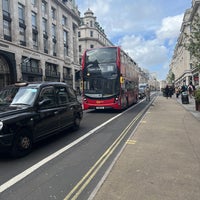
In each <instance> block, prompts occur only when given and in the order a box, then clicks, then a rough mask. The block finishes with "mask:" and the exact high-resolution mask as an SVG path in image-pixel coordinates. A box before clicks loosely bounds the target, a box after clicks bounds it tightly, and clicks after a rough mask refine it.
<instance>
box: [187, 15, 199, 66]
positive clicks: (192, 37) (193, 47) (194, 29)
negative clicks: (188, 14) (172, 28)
mask: <svg viewBox="0 0 200 200" xmlns="http://www.w3.org/2000/svg"><path fill="white" fill-rule="evenodd" d="M190 30H191V31H190V34H189V35H188V34H187V33H185V37H186V38H187V42H186V43H185V44H184V47H185V48H186V49H187V50H188V51H189V52H190V55H191V58H192V62H193V66H194V67H196V68H197V69H198V70H200V16H199V14H198V13H196V15H195V16H194V19H193V22H192V23H191V27H190Z"/></svg>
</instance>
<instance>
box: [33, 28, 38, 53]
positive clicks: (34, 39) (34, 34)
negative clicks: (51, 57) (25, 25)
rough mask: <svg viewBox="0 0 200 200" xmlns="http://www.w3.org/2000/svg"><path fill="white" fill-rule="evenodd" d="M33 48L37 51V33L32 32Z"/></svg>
mask: <svg viewBox="0 0 200 200" xmlns="http://www.w3.org/2000/svg"><path fill="white" fill-rule="evenodd" d="M32 40H33V48H34V49H36V50H37V49H38V33H36V32H34V31H33V32H32Z"/></svg>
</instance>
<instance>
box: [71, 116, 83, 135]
mask: <svg viewBox="0 0 200 200" xmlns="http://www.w3.org/2000/svg"><path fill="white" fill-rule="evenodd" d="M80 123H81V119H80V117H79V116H78V115H76V116H75V118H74V125H73V130H74V131H76V130H78V129H79V128H80Z"/></svg>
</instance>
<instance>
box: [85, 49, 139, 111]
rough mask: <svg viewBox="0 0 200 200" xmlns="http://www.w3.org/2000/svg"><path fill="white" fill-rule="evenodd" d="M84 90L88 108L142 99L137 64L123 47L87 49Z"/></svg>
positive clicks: (118, 105) (122, 105) (121, 106)
mask: <svg viewBox="0 0 200 200" xmlns="http://www.w3.org/2000/svg"><path fill="white" fill-rule="evenodd" d="M82 90H83V107H84V109H85V110H87V109H106V108H112V109H117V110H120V109H124V108H127V107H128V106H130V105H132V104H133V103H136V102H137V101H138V70H137V64H136V63H135V62H134V61H133V60H132V59H131V58H130V57H129V56H128V55H127V54H126V53H125V52H124V51H122V49H121V48H120V47H102V48H96V49H90V50H86V51H85V52H84V55H83V58H82Z"/></svg>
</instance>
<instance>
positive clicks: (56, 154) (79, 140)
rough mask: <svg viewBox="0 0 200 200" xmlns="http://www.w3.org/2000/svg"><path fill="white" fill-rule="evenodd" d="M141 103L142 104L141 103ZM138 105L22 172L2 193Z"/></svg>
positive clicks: (1, 189)
mask: <svg viewBox="0 0 200 200" xmlns="http://www.w3.org/2000/svg"><path fill="white" fill-rule="evenodd" d="M139 103H140V102H139ZM139 103H138V104H139ZM138 104H136V105H134V106H132V107H130V108H128V109H127V110H125V111H124V112H122V113H120V114H118V115H116V116H114V117H112V118H111V119H109V120H107V121H106V122H104V123H103V124H101V125H99V126H97V127H96V128H94V129H92V130H90V131H89V132H87V133H86V134H85V135H83V136H82V137H80V138H78V139H77V140H75V141H73V142H72V143H70V144H69V145H67V146H65V147H63V148H61V149H59V150H58V151H56V152H54V153H53V154H51V155H49V156H48V157H46V158H44V159H42V160H41V161H39V162H38V163H36V164H35V165H33V166H31V167H29V168H28V169H26V170H25V171H23V172H21V173H20V174H18V175H16V176H14V177H13V178H11V179H9V180H8V181H7V182H5V183H3V184H2V185H0V193H2V192H3V191H5V190H7V189H8V188H10V187H11V186H13V185H14V184H16V183H17V182H19V181H21V180H22V179H24V178H25V177H26V176H28V175H30V174H31V173H33V172H34V171H36V170H37V169H39V168H40V167H42V166H43V165H45V164H46V163H48V162H49V161H51V160H53V159H54V158H56V157H57V156H59V155H60V154H62V153H64V152H65V151H67V150H68V149H70V148H72V147H73V146H75V145H76V144H78V143H79V142H81V141H83V140H84V139H86V138H87V137H89V136H90V135H92V134H93V133H95V132H96V131H97V130H98V129H100V128H102V127H104V126H105V125H107V124H108V123H110V122H111V121H113V120H114V119H116V118H118V117H120V116H121V115H123V114H125V113H126V112H128V111H129V110H131V109H132V108H134V107H135V106H137V105H138Z"/></svg>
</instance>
